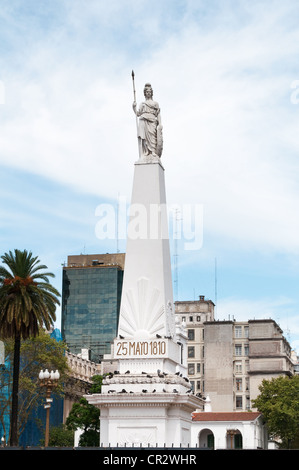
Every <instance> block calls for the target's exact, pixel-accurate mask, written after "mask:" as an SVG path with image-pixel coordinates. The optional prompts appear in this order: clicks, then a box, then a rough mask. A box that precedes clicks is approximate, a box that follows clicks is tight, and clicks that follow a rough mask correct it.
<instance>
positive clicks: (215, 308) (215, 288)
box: [215, 258, 217, 318]
mask: <svg viewBox="0 0 299 470" xmlns="http://www.w3.org/2000/svg"><path fill="white" fill-rule="evenodd" d="M216 317H217V258H215V318H216Z"/></svg>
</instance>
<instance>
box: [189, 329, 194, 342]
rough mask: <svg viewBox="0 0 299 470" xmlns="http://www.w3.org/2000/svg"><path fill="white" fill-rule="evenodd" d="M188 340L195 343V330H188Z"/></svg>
mask: <svg viewBox="0 0 299 470" xmlns="http://www.w3.org/2000/svg"><path fill="white" fill-rule="evenodd" d="M188 340H189V341H194V330H188Z"/></svg>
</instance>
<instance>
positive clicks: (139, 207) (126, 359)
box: [86, 73, 203, 447]
mask: <svg viewBox="0 0 299 470" xmlns="http://www.w3.org/2000/svg"><path fill="white" fill-rule="evenodd" d="M132 77H133V85H134V75H133V73H132ZM144 96H145V100H144V101H143V102H142V103H141V105H140V107H139V109H138V110H137V106H136V101H135V87H134V103H133V110H134V112H135V114H136V122H137V135H138V145H139V159H138V161H136V163H135V165H134V167H135V168H134V181H133V191H132V199H131V213H130V220H129V223H128V232H127V248H126V261H125V270H124V280H123V288H122V298H121V307H120V317H119V326H118V336H117V338H115V340H114V343H113V345H112V348H111V354H110V355H106V356H105V358H104V361H105V362H106V363H110V364H112V365H113V369H114V370H113V371H112V372H111V373H109V375H107V376H106V378H105V379H104V381H103V386H102V391H101V393H100V394H94V395H87V396H86V398H87V400H88V402H89V403H91V404H93V405H95V406H97V407H99V408H100V409H101V418H100V420H101V431H100V438H101V444H102V445H103V446H109V445H110V446H119V447H122V446H140V445H141V446H146V447H147V446H158V447H163V446H164V445H166V446H174V447H179V446H180V445H182V446H186V445H188V444H189V442H190V429H191V413H192V412H193V411H195V410H196V409H202V407H203V401H202V399H200V398H199V397H197V396H195V395H194V393H193V391H192V390H191V387H190V382H189V380H188V378H187V346H186V343H187V336H186V329H185V327H184V325H179V324H176V322H175V312H174V304H173V292H172V276H171V261H170V248H169V238H168V226H167V208H166V196H165V180H164V168H163V165H162V162H161V155H162V147H163V138H162V124H161V116H160V108H159V105H158V103H157V102H155V101H154V100H153V91H152V87H151V85H150V84H146V85H145V87H144Z"/></svg>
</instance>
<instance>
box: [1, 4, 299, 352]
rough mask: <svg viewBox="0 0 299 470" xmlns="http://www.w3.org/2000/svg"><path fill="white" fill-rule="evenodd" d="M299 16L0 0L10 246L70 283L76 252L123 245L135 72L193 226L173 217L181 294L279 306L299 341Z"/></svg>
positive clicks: (230, 304) (252, 307)
mask: <svg viewBox="0 0 299 470" xmlns="http://www.w3.org/2000/svg"><path fill="white" fill-rule="evenodd" d="M298 24H299V4H298V2H297V1H296V0H285V1H284V2H281V1H276V0H259V1H255V0H250V1H249V0H248V1H246V0H227V1H225V2H224V1H221V0H151V2H148V1H144V0H138V1H137V0H110V1H109V2H106V1H104V0H85V1H84V0H39V1H38V0H26V2H24V1H22V0H0V176H1V184H0V197H1V199H0V201H1V203H0V254H4V253H5V252H8V251H9V250H14V249H15V248H18V249H27V250H30V251H32V253H33V254H34V255H36V256H39V258H40V260H41V262H42V263H43V264H46V265H47V266H48V268H49V270H50V271H51V272H53V273H54V274H55V279H54V281H53V284H54V285H55V286H56V287H57V288H58V289H59V291H60V292H61V280H62V265H63V264H64V263H66V262H67V256H68V255H74V254H81V253H87V254H96V253H106V252H111V253H112V252H116V251H120V252H124V251H125V248H126V237H125V236H124V235H123V231H120V232H118V236H115V237H106V238H105V237H101V236H100V234H99V231H98V223H99V221H100V220H101V218H100V215H99V214H100V213H101V208H103V207H104V205H109V206H110V207H112V208H113V210H115V211H116V213H117V211H118V210H119V207H120V202H121V203H122V204H123V206H122V207H128V205H129V203H130V198H131V191H132V182H133V172H134V163H135V161H136V160H137V158H138V147H137V139H136V121H135V116H134V113H133V111H132V102H133V87H132V77H131V72H132V70H134V72H135V88H136V100H137V102H141V101H142V99H143V87H144V84H145V83H146V82H150V83H151V84H152V87H153V90H154V99H155V100H156V101H158V102H159V105H160V109H161V117H162V124H163V135H164V148H163V154H162V163H163V166H164V168H165V181H166V193H167V202H168V204H169V205H174V206H176V207H179V208H180V210H181V211H179V212H178V216H177V222H176V223H177V224H179V221H180V220H181V221H182V220H183V222H181V223H184V222H185V221H188V220H189V219H190V217H191V216H192V217H193V222H194V226H192V227H193V228H194V237H195V236H196V234H198V240H197V241H199V243H197V244H194V246H193V248H191V249H190V245H188V243H187V242H188V241H189V242H190V233H189V235H188V233H187V228H186V225H185V226H184V227H185V230H183V231H181V232H180V234H181V237H180V238H179V239H178V240H175V239H174V238H175V237H174V230H175V228H174V227H175V226H174V225H172V226H171V227H170V248H171V254H172V263H173V282H174V292H175V300H196V299H198V296H199V295H205V298H207V299H211V300H213V301H214V302H215V304H216V309H215V311H216V319H219V320H223V319H226V320H227V319H232V318H235V320H237V321H247V320H250V319H263V318H272V319H274V320H275V321H276V322H277V323H278V324H279V325H280V327H281V328H282V330H283V332H284V335H285V337H286V338H287V340H288V341H289V343H290V344H291V346H292V348H294V349H295V350H297V352H299V289H298V282H299V215H298V207H299V159H298V154H299V152H298V151H299V139H298V127H299V27H298ZM105 207H106V206H105ZM186 208H189V209H190V211H191V212H190V213H191V216H190V213H188V211H187V209H186ZM197 208H198V209H199V211H198V212H196V210H197ZM118 213H119V212H118ZM188 214H189V215H188ZM188 217H189V219H188ZM190 220H191V219H190ZM197 222H198V225H196V223H197ZM122 224H123V220H122ZM170 225H171V223H170ZM190 227H191V226H190ZM176 228H177V225H176ZM176 233H177V232H176ZM191 235H192V234H191ZM188 236H189V239H188ZM188 246H189V248H188ZM60 318H61V316H60V310H58V311H57V323H56V325H57V327H60Z"/></svg>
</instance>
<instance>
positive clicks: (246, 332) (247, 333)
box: [244, 326, 249, 338]
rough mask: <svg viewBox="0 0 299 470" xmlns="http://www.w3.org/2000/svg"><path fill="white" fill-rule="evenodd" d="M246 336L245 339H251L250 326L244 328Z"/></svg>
mask: <svg viewBox="0 0 299 470" xmlns="http://www.w3.org/2000/svg"><path fill="white" fill-rule="evenodd" d="M244 336H245V338H248V337H249V327H248V326H244Z"/></svg>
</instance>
